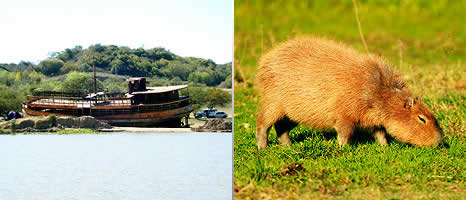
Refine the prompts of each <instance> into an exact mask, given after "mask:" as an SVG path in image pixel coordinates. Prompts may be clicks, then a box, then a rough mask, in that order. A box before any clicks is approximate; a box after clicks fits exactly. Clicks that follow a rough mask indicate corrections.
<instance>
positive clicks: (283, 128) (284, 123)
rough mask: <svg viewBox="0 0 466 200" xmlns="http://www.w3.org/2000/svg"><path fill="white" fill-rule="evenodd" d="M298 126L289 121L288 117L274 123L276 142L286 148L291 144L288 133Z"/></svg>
mask: <svg viewBox="0 0 466 200" xmlns="http://www.w3.org/2000/svg"><path fill="white" fill-rule="evenodd" d="M297 125H298V124H297V123H296V122H293V121H291V120H290V119H289V118H288V117H286V116H285V117H284V118H282V119H280V120H278V121H277V122H276V123H275V131H277V137H278V140H280V143H281V144H282V145H285V146H288V145H290V144H291V141H290V136H289V133H290V131H291V130H292V129H293V128H294V127H296V126H297Z"/></svg>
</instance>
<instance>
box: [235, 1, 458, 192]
mask: <svg viewBox="0 0 466 200" xmlns="http://www.w3.org/2000/svg"><path fill="white" fill-rule="evenodd" d="M436 2H438V4H433V3H430V1H422V2H421V1H383V0H378V1H370V3H368V2H366V1H361V2H359V4H358V7H359V17H360V20H361V25H362V28H363V32H364V35H365V38H366V42H367V45H368V47H369V51H370V52H372V53H376V54H381V55H383V56H384V57H386V58H387V59H388V60H389V61H390V62H392V63H393V65H394V68H396V69H397V70H398V71H400V72H401V73H402V74H403V79H404V80H405V81H406V83H407V84H408V87H409V88H410V89H411V90H412V92H413V93H414V94H417V95H420V94H423V101H424V102H425V103H426V104H427V105H428V106H429V107H430V108H431V109H432V111H433V112H434V113H435V116H436V117H437V119H438V120H439V123H440V125H441V127H442V129H443V131H444V134H445V136H446V141H447V143H448V144H449V145H450V146H449V148H416V147H413V146H411V145H407V144H403V143H399V142H396V141H393V140H391V142H390V145H389V146H388V147H382V146H379V145H378V144H377V143H376V142H375V141H374V138H373V137H372V136H371V135H370V134H368V133H365V132H362V133H359V134H358V135H357V136H355V138H353V141H352V143H351V145H349V146H345V147H340V146H339V145H338V143H337V141H336V133H335V132H334V131H327V132H324V131H320V130H314V129H310V128H307V127H304V126H298V127H297V128H296V129H294V130H293V131H291V134H290V138H291V140H292V145H291V146H289V147H283V146H280V145H279V142H278V139H277V138H276V135H275V130H274V129H273V128H272V129H271V132H270V134H269V149H268V150H264V151H258V150H257V148H256V140H255V131H256V130H255V128H256V127H255V126H256V113H257V111H258V109H257V106H258V102H259V98H260V97H259V96H258V93H257V91H256V89H255V88H254V75H255V73H256V64H257V60H258V58H259V57H260V55H262V54H263V52H267V51H268V50H270V48H271V47H273V46H274V45H276V44H278V43H279V42H282V41H285V40H286V39H288V38H291V37H293V36H295V35H306V34H312V35H319V36H325V37H329V38H332V39H335V40H340V41H344V42H346V43H348V44H351V45H353V46H355V47H356V48H357V49H359V50H360V51H361V52H364V47H363V46H362V43H361V42H360V39H359V32H358V29H357V24H356V21H355V17H354V13H353V5H352V1H339V0H333V1H312V3H309V2H307V1H295V2H294V3H292V2H289V1H275V2H269V1H235V81H236V82H235V91H234V92H235V102H234V104H235V116H234V117H235V123H234V126H235V127H234V132H235V134H234V149H235V152H234V181H235V183H234V184H235V199H236V198H237V199H310V198H343V199H349V198H356V199H376V198H381V199H461V198H464V196H466V193H465V189H466V187H465V185H464V183H465V178H464V177H465V172H464V171H465V166H466V160H465V153H464V152H465V151H466V149H465V147H466V145H465V141H466V140H465V130H466V121H465V119H466V106H465V105H466V91H465V89H464V88H462V87H461V84H466V79H465V77H466V65H465V64H464V62H466V33H465V31H464V27H465V25H466V24H465V22H464V20H463V19H464V18H466V16H465V14H464V12H463V10H465V9H466V1H449V2H447V1H436ZM399 41H401V42H399ZM400 44H401V51H402V57H401V58H400V56H399V55H400ZM400 60H401V62H402V65H400ZM242 74H244V78H245V79H246V80H244V79H243V77H242ZM293 163H297V164H300V165H302V167H303V168H304V170H297V171H296V174H295V175H290V173H284V171H283V170H284V169H287V168H289V167H287V166H289V165H291V164H293Z"/></svg>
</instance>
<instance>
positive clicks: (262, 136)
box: [256, 106, 281, 149]
mask: <svg viewBox="0 0 466 200" xmlns="http://www.w3.org/2000/svg"><path fill="white" fill-rule="evenodd" d="M272 108H273V107H271V106H268V107H267V108H264V107H262V110H261V112H259V116H258V118H257V124H256V126H257V131H256V140H257V147H258V148H259V149H265V148H267V136H268V132H269V129H270V127H271V126H272V125H273V124H274V123H275V122H276V121H277V120H278V119H280V118H281V116H280V113H279V112H278V110H276V109H272Z"/></svg>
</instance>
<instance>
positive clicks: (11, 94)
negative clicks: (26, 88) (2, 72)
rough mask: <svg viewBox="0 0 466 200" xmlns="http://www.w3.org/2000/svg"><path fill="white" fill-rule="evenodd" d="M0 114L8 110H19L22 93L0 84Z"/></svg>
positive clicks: (2, 114)
mask: <svg viewBox="0 0 466 200" xmlns="http://www.w3.org/2000/svg"><path fill="white" fill-rule="evenodd" d="M0 91H1V92H0V115H1V116H4V115H5V114H7V113H8V112H9V111H12V110H14V111H20V110H21V99H22V98H23V95H22V94H21V93H20V92H19V91H17V90H15V89H12V88H8V87H5V86H0Z"/></svg>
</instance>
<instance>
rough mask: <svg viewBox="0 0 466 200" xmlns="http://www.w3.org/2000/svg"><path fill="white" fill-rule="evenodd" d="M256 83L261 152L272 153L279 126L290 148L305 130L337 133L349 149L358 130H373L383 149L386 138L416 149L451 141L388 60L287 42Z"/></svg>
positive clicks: (307, 40) (309, 41)
mask: <svg viewBox="0 0 466 200" xmlns="http://www.w3.org/2000/svg"><path fill="white" fill-rule="evenodd" d="M256 81H257V87H258V89H259V91H260V97H261V102H260V106H261V109H260V111H259V113H258V119H257V132H256V139H257V146H258V147H259V148H266V147H267V134H268V131H269V129H270V127H271V126H272V125H275V130H276V132H277V137H278V139H279V140H280V142H281V143H282V144H283V145H289V144H290V138H289V135H288V133H289V131H290V130H292V129H293V128H294V127H296V126H297V125H298V124H303V125H305V126H308V127H312V128H316V129H322V130H332V129H334V130H336V132H337V139H338V143H339V144H340V145H346V144H348V143H349V141H350V138H351V136H352V135H353V131H354V129H355V127H358V128H361V129H367V130H369V131H371V132H373V133H374V137H375V139H376V140H377V142H379V143H380V144H381V145H387V139H386V137H385V134H386V133H388V134H390V135H391V136H393V137H394V138H395V139H396V140H398V141H401V142H405V143H410V144H413V145H416V146H436V145H438V144H439V143H440V142H441V141H442V139H443V134H442V131H441V128H440V126H439V124H438V122H437V120H436V119H435V117H434V115H433V114H432V112H431V111H430V110H429V109H428V108H427V107H426V105H425V104H424V103H422V101H421V100H420V99H419V98H418V97H416V98H413V97H412V95H411V92H410V91H409V90H408V88H407V87H406V85H405V83H404V82H403V81H402V80H401V78H400V75H399V74H398V73H397V72H395V71H394V70H393V69H392V67H391V66H390V65H389V64H388V63H387V62H386V61H385V60H384V59H382V58H380V57H378V56H374V55H370V54H369V55H367V54H362V53H359V52H357V51H356V50H354V49H353V48H351V47H349V46H346V45H344V44H341V43H338V42H334V41H331V40H327V39H322V38H316V37H302V38H295V39H292V40H290V41H287V42H285V43H282V44H280V45H279V46H278V47H276V48H274V49H272V50H271V51H270V52H268V53H267V54H265V55H264V56H262V58H261V60H260V66H259V71H258V74H257V78H256Z"/></svg>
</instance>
